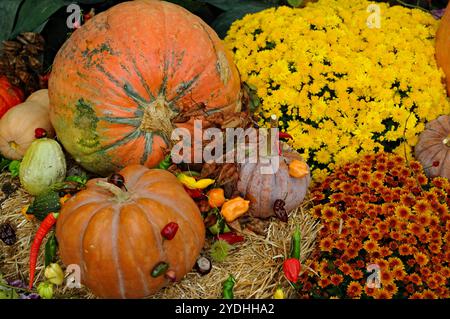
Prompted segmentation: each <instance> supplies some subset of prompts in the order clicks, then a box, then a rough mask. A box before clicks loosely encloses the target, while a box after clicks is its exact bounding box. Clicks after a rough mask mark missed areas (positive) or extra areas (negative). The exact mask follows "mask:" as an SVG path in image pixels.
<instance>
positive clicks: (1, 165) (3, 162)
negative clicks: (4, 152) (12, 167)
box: [0, 156, 11, 172]
mask: <svg viewBox="0 0 450 319" xmlns="http://www.w3.org/2000/svg"><path fill="white" fill-rule="evenodd" d="M9 163H11V160H9V159H6V158H3V157H1V156H0V172H3V170H4V169H6V168H7V167H8V166H9Z"/></svg>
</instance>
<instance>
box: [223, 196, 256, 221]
mask: <svg viewBox="0 0 450 319" xmlns="http://www.w3.org/2000/svg"><path fill="white" fill-rule="evenodd" d="M249 206H250V201H249V200H244V199H243V198H242V197H235V198H233V199H230V200H229V201H227V202H225V203H224V204H223V206H222V210H221V211H220V213H221V214H222V216H223V218H225V220H226V221H227V223H231V222H232V221H234V220H235V219H237V218H239V217H241V216H242V215H244V214H245V213H246V212H247V211H248V209H249Z"/></svg>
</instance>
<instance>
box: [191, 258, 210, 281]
mask: <svg viewBox="0 0 450 319" xmlns="http://www.w3.org/2000/svg"><path fill="white" fill-rule="evenodd" d="M195 269H196V270H197V272H198V273H199V274H200V275H202V276H204V275H207V274H209V273H210V271H211V269H212V263H211V260H209V259H208V258H206V257H203V256H202V257H199V258H198V259H197V261H196V263H195Z"/></svg>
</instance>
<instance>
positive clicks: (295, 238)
mask: <svg viewBox="0 0 450 319" xmlns="http://www.w3.org/2000/svg"><path fill="white" fill-rule="evenodd" d="M301 241H302V235H301V233H300V230H299V229H298V227H297V228H296V229H295V231H294V233H293V234H292V240H291V257H292V258H296V259H299V260H300V244H301Z"/></svg>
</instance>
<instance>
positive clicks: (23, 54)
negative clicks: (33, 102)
mask: <svg viewBox="0 0 450 319" xmlns="http://www.w3.org/2000/svg"><path fill="white" fill-rule="evenodd" d="M44 44H45V41H44V38H43V37H42V36H41V35H40V34H38V33H33V32H25V33H21V34H20V35H18V36H17V38H15V39H13V40H8V41H3V46H2V48H1V51H0V74H4V75H6V76H7V77H8V79H9V81H10V82H11V83H12V84H13V85H15V86H17V87H20V88H21V89H22V90H23V91H24V92H25V94H26V95H29V94H31V93H32V92H34V91H37V90H39V89H44V88H47V83H46V81H42V77H43V74H44V70H43V66H42V61H43V53H44Z"/></svg>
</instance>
